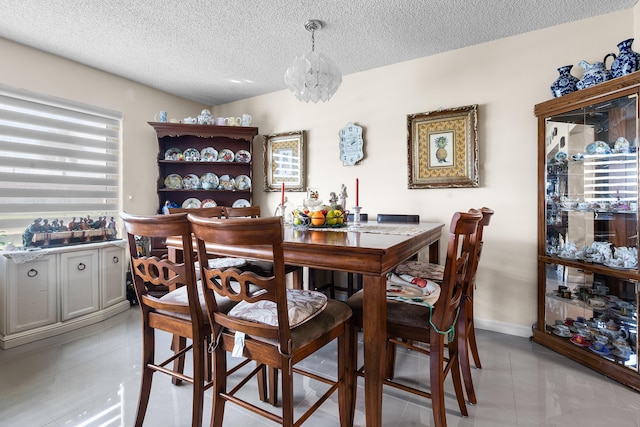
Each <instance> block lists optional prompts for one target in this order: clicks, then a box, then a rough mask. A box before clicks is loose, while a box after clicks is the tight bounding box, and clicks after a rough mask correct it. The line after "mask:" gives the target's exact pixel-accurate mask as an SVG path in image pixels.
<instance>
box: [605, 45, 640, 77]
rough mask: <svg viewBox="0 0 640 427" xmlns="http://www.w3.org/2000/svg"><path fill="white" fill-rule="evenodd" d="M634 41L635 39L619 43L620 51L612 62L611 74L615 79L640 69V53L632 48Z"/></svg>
mask: <svg viewBox="0 0 640 427" xmlns="http://www.w3.org/2000/svg"><path fill="white" fill-rule="evenodd" d="M632 43H633V39H627V40H624V41H621V42H620V43H618V50H619V51H620V53H619V54H618V57H617V58H616V59H614V60H613V64H611V75H612V77H613V78H614V79H615V78H616V77H622V76H626V75H627V74H631V73H633V72H636V71H638V70H640V53H638V52H634V51H633V50H631V44H632Z"/></svg>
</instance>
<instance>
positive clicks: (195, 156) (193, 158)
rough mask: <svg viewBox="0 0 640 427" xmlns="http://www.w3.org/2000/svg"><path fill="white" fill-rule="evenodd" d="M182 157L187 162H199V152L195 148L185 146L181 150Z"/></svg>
mask: <svg viewBox="0 0 640 427" xmlns="http://www.w3.org/2000/svg"><path fill="white" fill-rule="evenodd" d="M182 155H183V156H184V159H185V160H186V161H187V162H199V161H200V152H199V151H198V150H196V149H195V148H187V149H186V150H184V151H183V152H182Z"/></svg>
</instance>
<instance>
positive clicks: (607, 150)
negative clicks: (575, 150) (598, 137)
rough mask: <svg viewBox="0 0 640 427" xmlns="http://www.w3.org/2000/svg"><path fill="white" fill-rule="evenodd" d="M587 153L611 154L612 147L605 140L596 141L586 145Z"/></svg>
mask: <svg viewBox="0 0 640 427" xmlns="http://www.w3.org/2000/svg"><path fill="white" fill-rule="evenodd" d="M584 151H585V153H587V154H611V147H609V144H607V143H606V142H604V141H594V142H592V143H591V144H587V146H586V147H584Z"/></svg>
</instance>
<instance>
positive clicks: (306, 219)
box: [292, 186, 347, 228]
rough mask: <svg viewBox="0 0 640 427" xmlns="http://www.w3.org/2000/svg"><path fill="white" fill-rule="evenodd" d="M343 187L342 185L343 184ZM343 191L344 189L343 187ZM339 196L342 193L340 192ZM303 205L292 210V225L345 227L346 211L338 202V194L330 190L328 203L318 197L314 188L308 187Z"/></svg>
mask: <svg viewBox="0 0 640 427" xmlns="http://www.w3.org/2000/svg"><path fill="white" fill-rule="evenodd" d="M343 187H344V186H343ZM343 192H345V190H344V189H343ZM341 197H343V196H342V194H341ZM302 203H303V207H301V208H297V209H295V210H294V211H293V213H292V215H293V225H294V226H296V227H300V228H337V227H345V226H346V225H347V224H346V212H345V211H344V207H343V205H342V204H340V203H339V200H338V196H337V195H336V193H334V192H332V193H331V197H330V199H329V204H324V203H323V202H322V200H320V199H319V193H318V191H317V190H315V189H309V190H308V192H307V198H305V199H304V200H303V202H302Z"/></svg>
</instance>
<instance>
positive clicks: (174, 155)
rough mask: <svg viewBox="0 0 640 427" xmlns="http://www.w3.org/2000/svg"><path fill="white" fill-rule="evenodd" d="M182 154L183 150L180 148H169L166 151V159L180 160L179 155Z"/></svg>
mask: <svg viewBox="0 0 640 427" xmlns="http://www.w3.org/2000/svg"><path fill="white" fill-rule="evenodd" d="M180 154H182V150H181V149H179V148H175V147H173V148H169V149H168V150H167V151H165V152H164V159H165V160H178V155H180Z"/></svg>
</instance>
